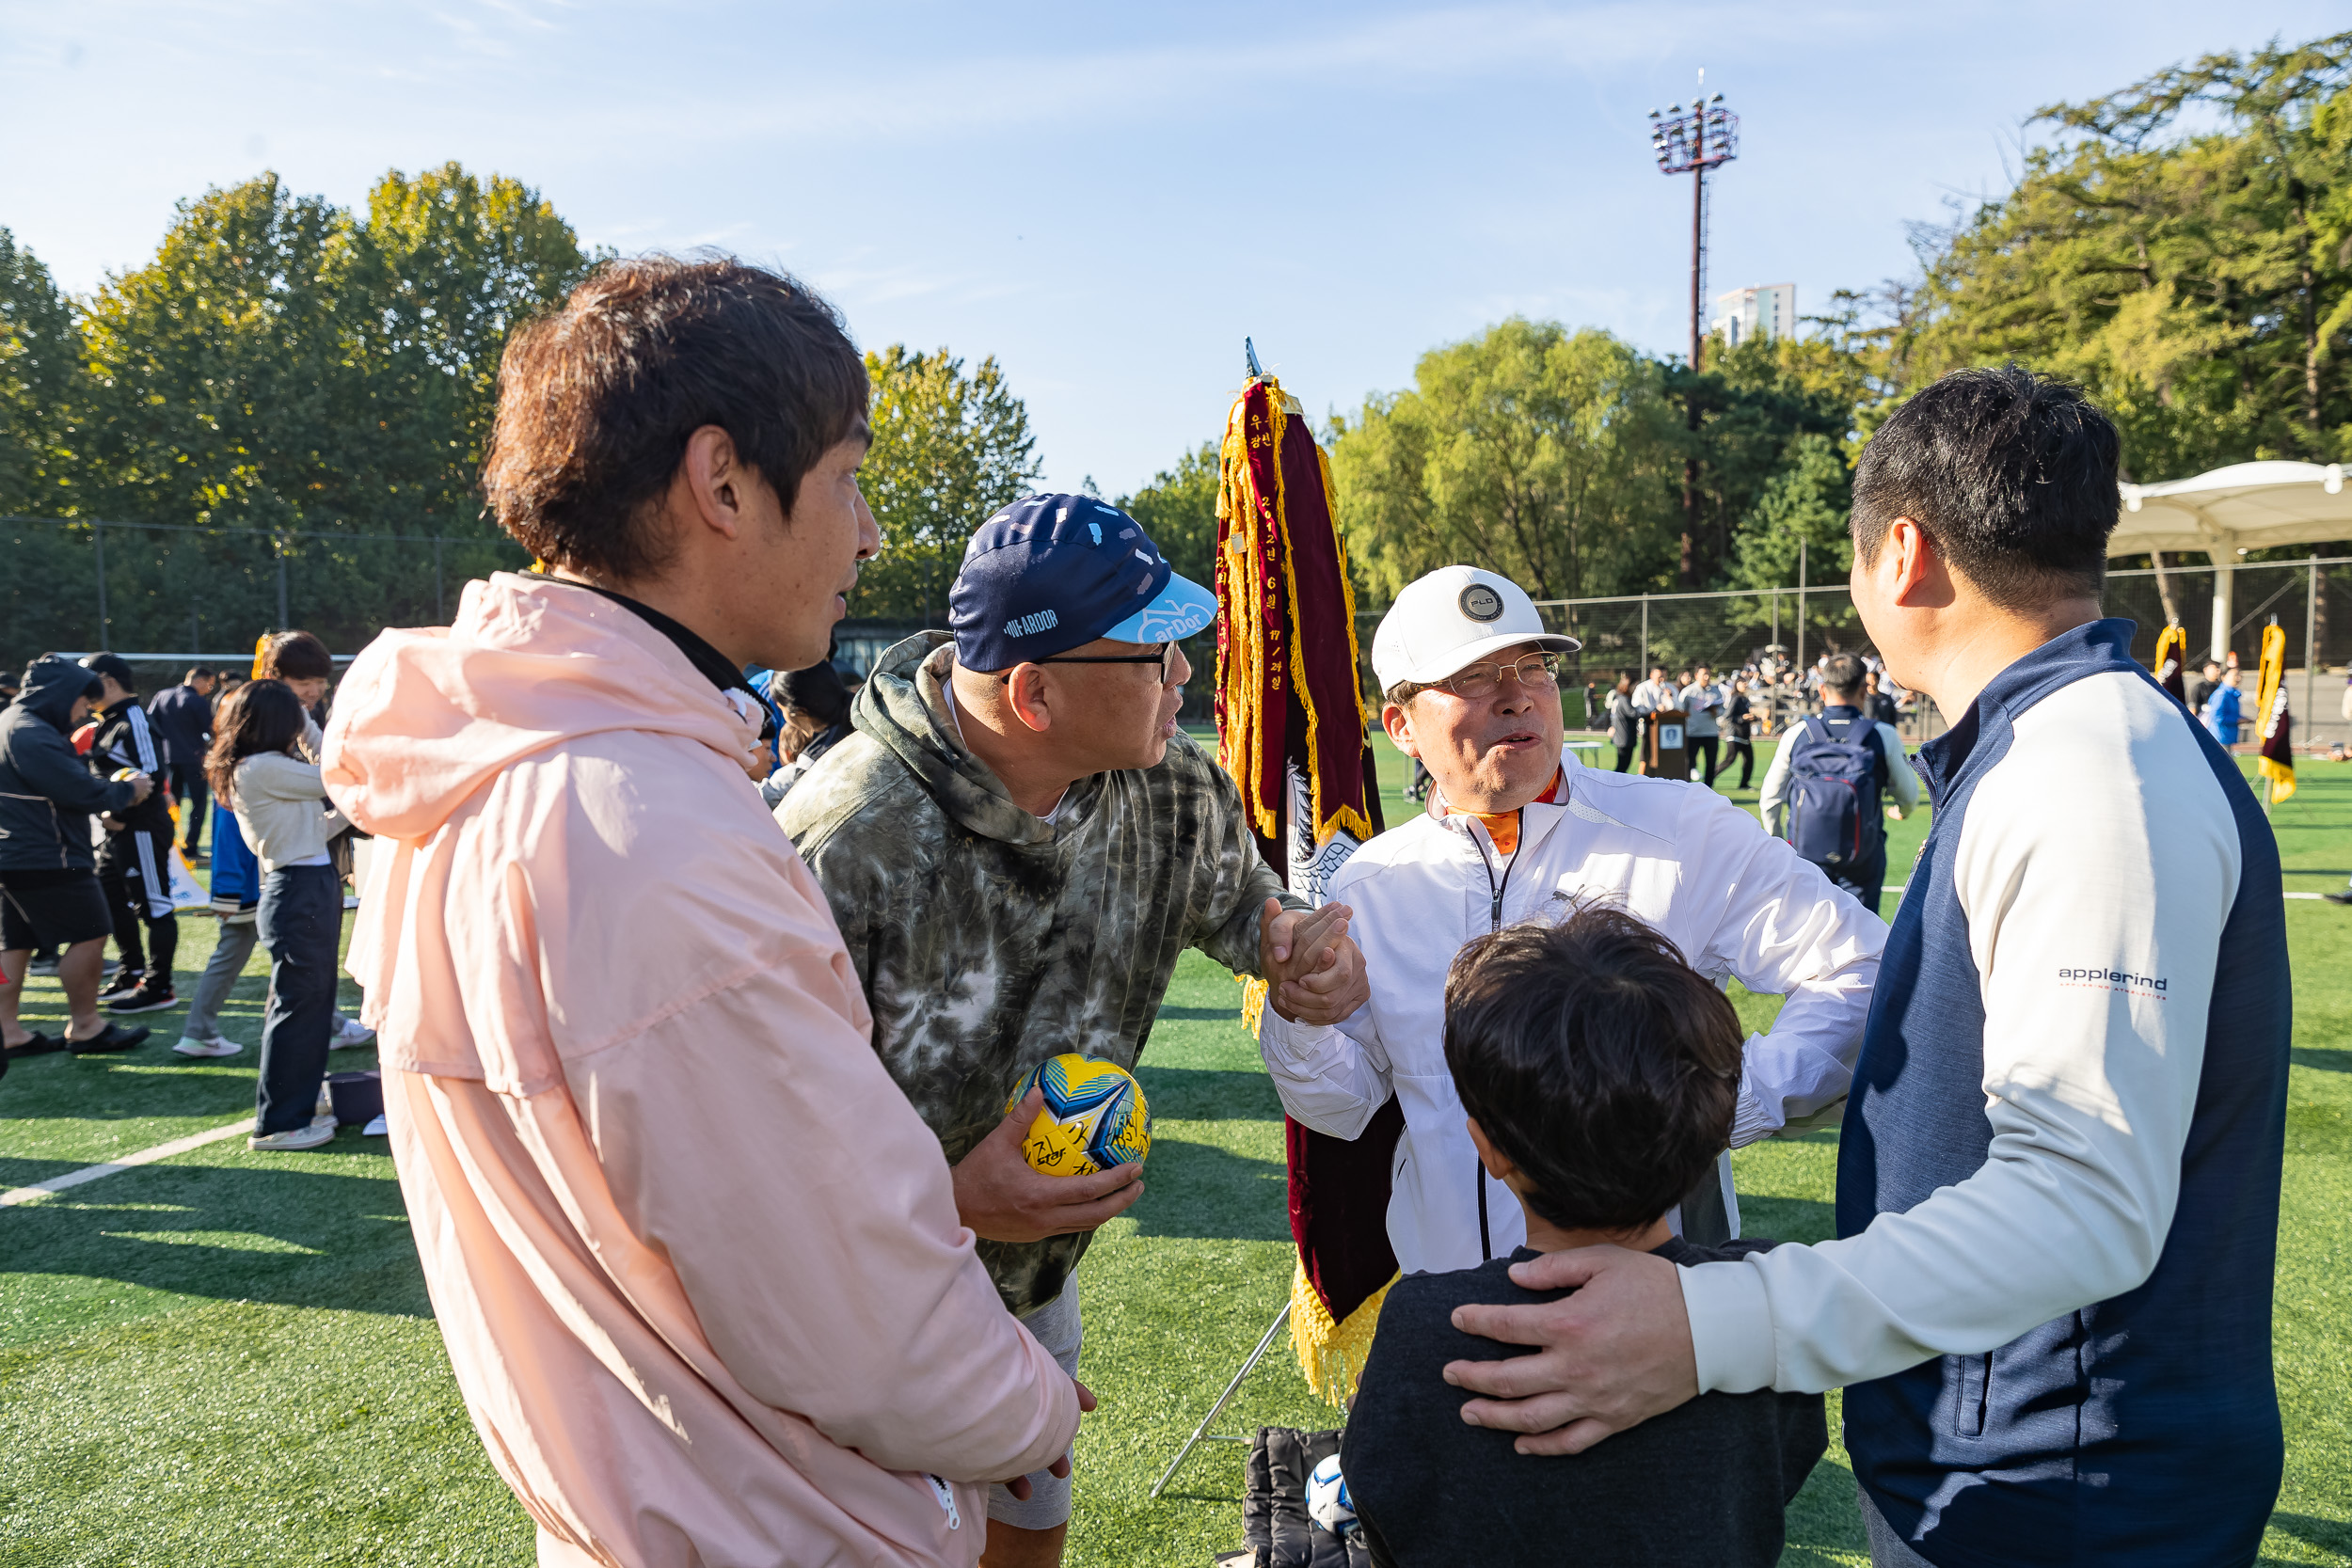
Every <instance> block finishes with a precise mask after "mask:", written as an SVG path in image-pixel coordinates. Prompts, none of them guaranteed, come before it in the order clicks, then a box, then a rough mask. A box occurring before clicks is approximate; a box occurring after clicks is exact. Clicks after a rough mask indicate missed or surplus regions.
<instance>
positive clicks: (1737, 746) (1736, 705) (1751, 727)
mask: <svg viewBox="0 0 2352 1568" xmlns="http://www.w3.org/2000/svg"><path fill="white" fill-rule="evenodd" d="M1724 732H1725V733H1726V734H1728V735H1729V736H1730V737H1731V739H1730V742H1729V744H1727V745H1726V746H1725V747H1724V765H1723V766H1722V767H1721V768H1717V769H1715V774H1716V777H1718V778H1721V777H1722V776H1723V775H1724V774H1725V773H1728V772H1730V771H1731V765H1732V764H1733V763H1734V762H1737V763H1739V765H1740V783H1739V784H1738V785H1737V787H1738V788H1740V789H1745V788H1747V787H1748V780H1749V779H1751V778H1753V777H1754V776H1755V774H1756V738H1755V737H1756V704H1755V702H1754V701H1753V700H1751V699H1750V697H1749V696H1748V683H1747V682H1746V681H1745V680H1736V681H1733V682H1732V683H1731V701H1730V702H1729V703H1727V704H1725V705H1724Z"/></svg>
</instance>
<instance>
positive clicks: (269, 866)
mask: <svg viewBox="0 0 2352 1568" xmlns="http://www.w3.org/2000/svg"><path fill="white" fill-rule="evenodd" d="M306 727H307V716H306V715H305V714H304V713H303V711H302V701H301V699H300V698H299V697H297V696H295V695H294V689H292V688H291V687H289V686H287V685H286V683H285V682H283V681H277V680H259V681H255V682H253V683H252V684H251V685H249V686H246V687H243V688H241V689H238V690H237V691H236V692H234V693H232V694H231V695H230V697H229V698H228V699H227V700H226V701H225V702H224V703H223V704H222V705H221V709H220V711H219V713H218V714H216V715H215V718H214V722H213V749H212V752H210V754H209V755H207V756H206V758H205V761H204V771H205V774H206V776H207V777H208V778H209V779H210V780H211V781H212V785H213V789H214V792H215V794H216V795H217V796H218V797H219V798H220V799H221V800H225V801H227V802H228V803H229V806H230V810H232V811H234V812H235V813H236V816H237V828H238V831H239V832H242V833H243V834H244V835H245V841H246V844H247V845H248V846H250V847H251V848H252V850H253V853H254V854H255V856H256V857H258V858H259V859H260V861H261V868H262V906H261V910H260V911H259V914H258V917H257V919H256V922H255V924H256V925H257V926H258V927H259V928H260V933H261V938H262V946H264V947H266V948H267V949H268V950H269V958H270V965H269V1006H268V1010H267V1011H266V1012H265V1013H264V1014H263V1016H262V1074H261V1085H260V1090H259V1093H258V1096H257V1105H256V1115H255V1117H254V1127H253V1136H252V1137H251V1138H250V1139H248V1140H247V1145H248V1147H250V1148H261V1149H301V1148H318V1147H319V1146H320V1145H321V1144H325V1143H328V1142H331V1141H332V1140H333V1138H334V1136H335V1118H334V1117H332V1116H322V1115H319V1114H317V1113H318V1102H319V1086H320V1085H321V1084H323V1083H324V1082H325V1081H326V1052H327V1043H328V1037H329V1036H330V1035H331V1034H332V1033H333V1031H334V1027H335V960H336V949H337V947H338V946H339V944H340V942H341V939H342V923H343V896H342V880H341V879H339V878H338V877H337V876H336V875H335V866H334V863H333V860H332V858H331V857H330V856H329V855H328V853H327V849H326V843H327V840H328V839H329V838H331V837H333V836H334V834H335V833H336V832H340V831H341V830H342V828H343V826H344V825H345V823H344V817H343V815H342V813H341V812H339V811H337V810H335V809H334V808H333V807H332V806H330V805H329V804H327V801H326V787H325V786H324V785H323V784H321V783H320V781H319V769H318V765H317V764H316V763H314V762H310V761H306V760H305V759H304V758H303V756H302V755H301V753H300V752H299V750H298V747H299V745H300V742H301V740H302V737H303V734H304V731H305V729H306Z"/></svg>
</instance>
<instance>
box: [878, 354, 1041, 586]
mask: <svg viewBox="0 0 2352 1568" xmlns="http://www.w3.org/2000/svg"><path fill="white" fill-rule="evenodd" d="M866 375H867V377H868V378H869V379H870V380H871V382H872V384H873V399H872V404H871V416H870V419H871V423H872V425H873V430H874V445H873V448H872V450H871V451H868V452H867V453H866V466H865V467H864V468H863V469H862V470H861V471H860V483H861V484H862V485H863V487H864V489H865V492H866V504H867V505H869V506H871V507H872V508H873V509H874V517H875V520H876V521H877V522H879V523H880V524H881V525H882V554H881V555H880V556H879V557H877V558H876V559H875V560H874V561H873V562H870V563H869V564H868V565H867V566H866V571H865V573H864V574H863V576H861V577H860V578H859V579H858V590H857V595H856V598H855V601H854V603H853V606H852V610H853V612H854V613H855V614H858V615H861V616H866V617H871V618H874V619H877V620H912V621H919V622H921V623H922V624H923V625H925V626H945V625H946V615H947V588H948V584H950V583H951V582H953V581H954V580H955V575H956V568H957V567H958V566H959V565H961V563H962V561H963V549H964V546H966V545H967V544H969V543H970V542H971V538H972V535H973V533H974V531H976V530H977V529H978V528H979V526H980V525H981V524H982V523H984V522H986V521H987V520H988V519H989V518H990V517H991V516H992V515H994V514H995V513H997V512H999V511H1001V510H1002V509H1003V508H1004V507H1006V506H1007V505H1009V503H1011V502H1012V501H1015V500H1018V499H1020V498H1021V497H1022V496H1024V495H1025V494H1027V492H1028V489H1029V483H1030V481H1032V480H1034V479H1035V478H1037V476H1038V474H1039V473H1040V472H1041V468H1040V466H1039V464H1038V461H1037V455H1036V453H1037V441H1036V439H1035V438H1034V437H1033V436H1030V434H1029V413H1028V409H1027V408H1026V406H1025V405H1024V404H1023V403H1022V401H1021V400H1020V399H1019V398H1018V397H1015V396H1014V395H1013V393H1012V390H1011V388H1009V387H1008V386H1006V384H1005V376H1004V372H1003V371H1002V370H1001V369H999V368H998V366H997V364H996V361H995V359H994V358H993V356H992V357H990V358H986V359H983V360H981V361H980V363H979V365H978V366H977V368H976V369H974V370H973V371H972V372H971V373H970V374H968V375H967V374H966V373H965V372H964V368H963V361H962V360H961V359H959V358H957V357H955V356H953V355H951V354H949V353H948V352H947V350H946V349H944V348H943V349H939V350H937V351H936V352H934V353H931V354H912V353H909V352H908V351H907V348H906V346H905V345H904V344H902V343H893V344H892V345H891V346H890V347H888V348H887V349H884V350H883V351H882V352H881V353H880V354H868V355H867V356H866Z"/></svg>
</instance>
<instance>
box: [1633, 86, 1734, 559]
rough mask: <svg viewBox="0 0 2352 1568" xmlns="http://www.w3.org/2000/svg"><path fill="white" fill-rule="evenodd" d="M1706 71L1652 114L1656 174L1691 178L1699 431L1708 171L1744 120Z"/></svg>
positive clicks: (1689, 550)
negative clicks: (1684, 96)
mask: <svg viewBox="0 0 2352 1568" xmlns="http://www.w3.org/2000/svg"><path fill="white" fill-rule="evenodd" d="M1699 87H1700V91H1701V96H1699V97H1697V98H1693V99H1692V100H1691V106H1690V108H1688V109H1687V110H1686V109H1685V108H1684V107H1683V106H1682V105H1681V104H1679V103H1672V104H1669V105H1667V108H1666V112H1665V113H1664V114H1662V115H1661V114H1660V113H1659V112H1658V111H1657V110H1656V109H1652V110H1651V111H1650V112H1649V128H1650V138H1649V144H1650V148H1651V150H1653V151H1655V152H1656V153H1657V154H1658V172H1659V173H1661V174H1687V175H1689V176H1690V177H1691V377H1692V380H1691V395H1690V407H1689V411H1688V412H1689V418H1690V422H1691V429H1692V432H1693V433H1696V431H1697V430H1698V428H1699V390H1698V372H1699V351H1700V349H1701V347H1702V346H1703V345H1704V344H1705V342H1706V337H1705V320H1706V318H1705V317H1704V316H1703V315H1702V314H1701V313H1700V312H1701V310H1702V309H1703V306H1702V299H1703V297H1704V290H1705V287H1706V277H1707V171H1708V169H1710V168H1714V167H1716V166H1718V165H1721V164H1727V163H1729V162H1731V160H1732V159H1734V158H1737V157H1738V156H1740V117H1739V116H1738V115H1735V114H1733V113H1732V112H1731V111H1730V110H1729V109H1726V108H1724V95H1723V94H1722V93H1720V92H1719V93H1717V94H1716V95H1715V96H1714V97H1712V98H1708V97H1706V96H1705V89H1706V87H1707V72H1706V71H1700V72H1699ZM1698 532H1699V460H1698V457H1697V455H1696V453H1695V452H1694V453H1693V454H1692V455H1691V456H1689V457H1686V458H1684V459H1683V463H1682V582H1683V586H1684V587H1686V588H1689V587H1695V586H1696V585H1697V578H1698V558H1697V550H1698Z"/></svg>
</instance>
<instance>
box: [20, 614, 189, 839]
mask: <svg viewBox="0 0 2352 1568" xmlns="http://www.w3.org/2000/svg"><path fill="white" fill-rule="evenodd" d="M91 680H92V677H91V675H90V673H89V672H88V671H87V670H85V669H83V668H82V667H81V666H80V665H78V664H69V663H67V662H66V661H65V660H64V659H61V658H44V659H37V660H35V661H34V663H33V666H32V668H31V669H29V670H27V671H25V673H24V691H23V692H22V693H21V694H20V695H19V696H18V697H17V699H16V701H15V702H13V703H10V704H9V705H8V707H7V708H5V709H0V871H88V870H91V869H93V868H95V866H96V865H97V857H96V855H95V854H94V853H93V852H92V850H91V847H90V832H89V819H90V815H91V814H92V813H93V812H113V811H122V810H127V809H128V808H129V806H130V804H131V784H130V783H129V781H127V780H126V781H125V782H123V783H121V784H110V783H108V782H107V781H106V780H105V779H103V778H102V777H99V776H97V775H94V774H93V773H91V771H90V769H89V768H88V767H87V765H86V764H85V763H84V762H83V761H82V758H81V756H80V754H79V753H78V752H75V751H74V750H73V742H72V740H70V739H69V738H67V736H68V726H69V725H70V724H71V723H72V717H73V699H74V698H76V697H79V696H80V695H82V693H83V692H85V691H87V690H88V689H89V688H90V685H91ZM150 799H152V797H150Z"/></svg>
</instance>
